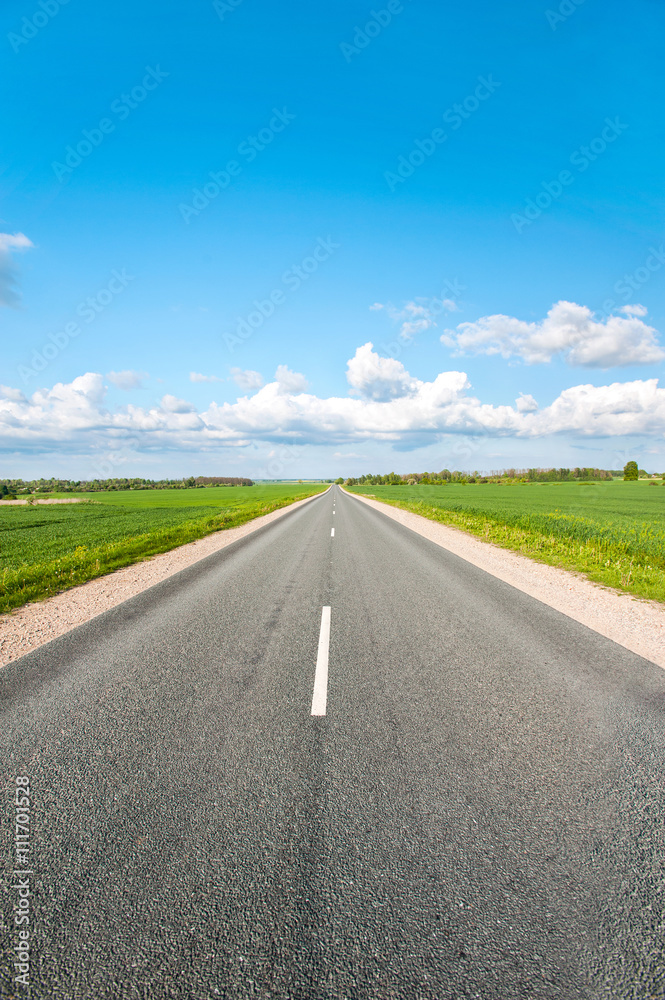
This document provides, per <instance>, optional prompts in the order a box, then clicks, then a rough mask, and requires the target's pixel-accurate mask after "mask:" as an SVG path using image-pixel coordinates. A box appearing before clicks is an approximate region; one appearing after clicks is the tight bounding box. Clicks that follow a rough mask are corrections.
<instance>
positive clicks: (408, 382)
mask: <svg viewBox="0 0 665 1000" xmlns="http://www.w3.org/2000/svg"><path fill="white" fill-rule="evenodd" d="M372 346H373V345H372V344H371V343H367V344H363V346H362V347H359V348H358V349H357V350H356V353H355V355H354V356H353V357H352V358H351V359H350V361H348V362H347V369H346V380H347V382H348V383H349V385H350V386H351V392H352V394H353V395H356V396H362V398H363V399H376V400H380V401H385V400H388V399H401V398H402V397H404V396H409V395H413V393H414V392H416V391H417V389H418V386H419V385H420V384H421V383H419V382H418V381H417V380H416V379H414V378H412V377H411V376H410V375H409V373H408V371H407V370H406V368H405V367H404V365H403V364H402V362H401V361H397V360H395V358H382V357H381V356H380V355H378V354H376V353H375V351H373V350H372Z"/></svg>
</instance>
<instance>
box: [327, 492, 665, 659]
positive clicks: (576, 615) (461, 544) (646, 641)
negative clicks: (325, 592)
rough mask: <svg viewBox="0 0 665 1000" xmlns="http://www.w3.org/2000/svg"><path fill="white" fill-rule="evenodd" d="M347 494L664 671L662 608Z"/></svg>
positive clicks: (471, 537) (664, 629) (460, 532)
mask: <svg viewBox="0 0 665 1000" xmlns="http://www.w3.org/2000/svg"><path fill="white" fill-rule="evenodd" d="M344 493H345V494H346V495H347V496H349V497H352V498H353V499H355V500H358V501H360V502H361V503H364V504H367V505H368V506H369V507H373V508H374V510H378V511H380V512H381V513H382V514H385V515H386V517H390V518H392V519H393V521H397V522H398V523H399V524H402V525H404V527H406V528H409V529H410V530H411V531H415V532H416V533H417V534H419V535H422V537H423V538H427V539H429V540H430V541H431V542H434V543H435V544H436V545H440V546H441V547H442V548H444V549H447V550H448V551H449V552H452V553H453V554H454V555H456V556H459V557H460V558H461V559H464V560H466V562H469V563H471V564H472V565H473V566H477V567H478V569H482V570H484V571H485V572H486V573H489V574H490V575H491V576H494V577H496V578H497V579H498V580H502V581H503V582H504V583H507V584H510V586H511V587H515V589H516V590H521V591H522V592H523V593H525V594H528V595H529V596H530V597H534V598H535V599H536V600H537V601H541V603H543V604H547V605H548V606H549V607H551V608H554V609H555V610H556V611H560V612H561V614H564V615H567V616H568V618H573V619H574V620H575V621H577V622H580V623H581V624H582V625H586V626H587V628H590V629H593V631H594V632H598V633H599V634H600V635H603V636H605V637H606V638H607V639H611V640H612V641H613V642H616V643H618V644H619V645H620V646H623V647H624V648H625V649H629V650H630V651H631V652H633V653H637V654H638V656H642V657H644V659H646V660H650V661H651V662H652V663H655V664H656V665H657V666H659V667H663V668H665V608H663V607H661V605H659V604H656V603H655V602H653V601H644V600H640V599H638V598H634V597H631V596H630V595H629V594H622V593H619V592H617V591H614V590H610V589H609V588H607V587H601V586H599V585H597V584H595V583H592V582H591V581H590V580H587V579H585V578H584V577H582V576H580V575H578V574H577V573H571V572H570V571H568V570H564V569H558V568H557V567H555V566H548V565H547V564H545V563H539V562H536V561H535V560H532V559H528V558H527V557H526V556H522V555H519V554H518V553H516V552H510V551H509V550H508V549H502V548H501V547H500V546H498V545H493V544H492V543H491V542H483V541H481V540H480V539H479V538H476V537H475V536H474V535H470V534H467V533H466V532H464V531H461V530H460V529H459V528H451V527H449V526H448V525H445V524H440V523H439V522H437V521H430V520H428V518H426V517H422V516H421V515H420V514H413V513H411V512H410V511H406V510H400V509H399V508H397V507H392V506H391V505H389V504H384V503H381V502H380V501H379V500H371V499H370V498H369V497H363V496H359V495H358V494H356V493H348V492H347V491H346V490H344Z"/></svg>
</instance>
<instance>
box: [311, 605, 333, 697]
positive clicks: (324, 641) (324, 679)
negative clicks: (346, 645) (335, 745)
mask: <svg viewBox="0 0 665 1000" xmlns="http://www.w3.org/2000/svg"><path fill="white" fill-rule="evenodd" d="M329 646H330V608H323V610H322V612H321V633H320V635H319V652H318V654H317V657H316V673H315V675H314V695H313V697H312V715H325V714H326V705H327V702H328V648H329Z"/></svg>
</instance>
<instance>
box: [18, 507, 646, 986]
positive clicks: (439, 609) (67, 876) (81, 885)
mask: <svg viewBox="0 0 665 1000" xmlns="http://www.w3.org/2000/svg"><path fill="white" fill-rule="evenodd" d="M333 529H334V531H333ZM324 609H329V610H324ZM328 633H329V635H328ZM317 691H318V695H317ZM317 697H318V701H317ZM0 698H1V706H2V725H1V735H0V761H2V772H3V779H4V786H5V794H4V796H3V813H2V816H3V823H4V826H3V836H4V841H3V842H4V843H5V845H6V851H5V857H6V859H7V865H8V870H9V878H8V880H7V881H6V884H5V887H4V890H5V891H4V903H5V905H4V907H3V913H4V918H3V924H2V947H3V955H4V963H3V968H2V976H3V978H2V979H1V980H0V994H1V995H2V996H3V997H5V996H17V997H18V996H21V997H23V996H27V995H28V994H27V991H26V990H25V989H24V987H23V986H22V985H21V984H20V983H18V984H17V983H14V982H13V976H14V969H13V967H12V964H11V963H12V961H13V958H12V949H13V948H15V947H16V946H17V941H18V938H17V934H18V930H19V928H17V927H15V926H14V923H13V913H16V912H22V911H21V910H20V907H21V906H25V905H26V904H24V903H21V902H20V901H18V900H19V899H20V892H19V889H18V888H16V885H17V884H18V885H20V882H21V879H20V878H19V876H12V874H11V871H12V870H14V868H15V866H16V859H15V858H14V855H13V853H12V852H13V851H14V843H13V838H14V819H15V815H14V813H15V808H16V802H15V792H16V788H17V785H16V778H17V777H19V778H24V777H25V778H28V779H29V783H30V813H29V823H30V853H29V855H27V854H26V855H23V856H22V860H23V861H24V862H27V860H28V858H29V869H25V870H29V871H30V873H31V874H30V875H28V876H25V878H24V881H25V882H26V883H29V886H30V896H29V900H28V902H29V906H30V912H29V923H28V927H29V948H30V974H29V975H30V982H31V994H30V995H31V996H32V997H33V998H41V997H45V998H49V1000H51V998H70V997H71V998H94V1000H102V998H109V1000H110V998H113V1000H121V998H130V997H131V998H144V997H145V998H152V997H155V998H162V997H183V998H191V1000H198V998H205V1000H209V998H215V997H229V998H231V997H233V998H236V997H237V998H243V1000H244V998H248V997H250V998H251V997H295V998H322V1000H323V998H338V997H339V998H354V1000H355V998H376V1000H389V998H409V1000H411V998H432V1000H434V998H435V1000H444V998H455V1000H458V998H466V997H470V998H482V1000H494V998H496V1000H512V998H517V997H519V998H530V1000H531V998H552V1000H569V998H589V1000H596V998H598V1000H600V998H603V1000H610V998H611V1000H614V998H621V1000H623V998H639V1000H642V998H652V997H659V998H661V997H663V996H664V995H665V960H664V958H663V908H662V903H663V896H664V895H665V891H664V890H663V885H664V882H665V879H664V873H665V863H664V860H663V859H664V858H665V850H664V847H665V837H664V834H663V816H664V815H665V801H664V800H665V783H664V782H663V774H664V773H665V736H664V727H663V721H664V717H665V673H663V671H662V670H660V669H659V668H657V667H655V666H653V665H652V664H650V663H648V662H646V661H645V660H642V659H640V658H639V657H637V656H635V655H634V654H632V653H630V652H628V651H627V650H625V649H623V648H622V647H620V646H617V645H615V644H613V643H612V642H610V641H609V640H607V639H605V638H603V637H601V636H599V635H597V634H596V633H594V632H591V631H590V630H588V629H586V628H585V627H584V626H582V625H580V624H578V623H577V622H574V621H572V620H571V619H568V618H566V617H564V616H562V615H560V614H559V613H558V612H556V611H554V610H552V609H551V608H548V607H546V606H545V605H543V604H540V603H538V602H537V601H535V600H533V599H532V598H530V597H528V596H527V595H525V594H523V593H521V592H519V591H516V590H514V589H513V588H511V587H510V586H508V585H507V584H504V583H502V582H500V581H498V580H496V579H495V578H494V577H491V576H489V575H487V574H485V573H483V572H482V571H481V570H479V569H476V568H475V567H473V566H471V565H470V564H468V563H466V562H464V561H463V560H461V559H459V558H457V557H456V556H453V555H452V554H450V553H448V552H446V551H445V550H444V549H442V548H440V547H438V546H436V545H434V544H432V543H431V542H429V541H427V540H426V539H424V538H422V537H420V536H418V535H416V534H414V533H412V532H410V531H409V530H408V529H406V528H404V527H402V526H400V525H399V524H396V523H395V522H394V521H392V520H389V519H388V518H387V517H385V516H384V515H383V514H381V513H379V512H377V511H375V510H372V509H371V508H368V507H367V506H366V505H364V504H362V503H361V502H359V501H358V500H356V499H355V498H353V497H350V496H348V495H346V494H344V493H343V492H342V491H341V490H340V489H339V488H337V487H333V488H332V489H331V490H330V491H328V492H327V493H326V494H324V495H322V496H321V497H319V498H317V499H315V500H313V501H311V503H308V504H306V505H305V506H304V507H302V508H300V509H298V510H296V511H294V512H292V513H290V514H287V515H286V516H285V517H283V518H282V519H280V520H278V521H276V522H274V523H273V524H271V525H269V526H267V527H266V528H265V529H261V530H259V531H257V532H256V533H254V534H252V535H251V536H249V537H248V538H246V539H243V540H241V541H239V542H238V543H234V544H233V545H232V546H230V547H229V548H227V549H224V550H223V551H221V552H219V553H216V554H215V555H213V556H210V557H209V558H207V559H205V560H203V561H202V562H200V563H198V564H196V565H195V566H193V567H190V568H189V569H186V570H185V571H183V572H182V573H180V574H178V575H177V576H175V577H172V578H170V579H169V580H166V581H164V582H163V583H161V584H159V585H157V586H156V587H153V588H152V589H151V590H148V591H146V592H144V593H143V594H141V595H139V596H137V597H135V598H132V599H131V600H129V601H127V602H126V603H125V604H122V605H120V606H119V607H117V608H114V609H112V610H111V611H109V612H106V613H104V614H103V615H101V616H99V617H98V618H96V619H94V620H93V621H91V622H89V623H87V624H85V625H83V626H81V627H80V628H78V629H76V630H74V631H72V632H70V633H68V634H67V635H66V636H64V637H62V638H60V639H57V640H55V641H53V642H52V643H50V644H48V645H47V646H44V647H42V648H41V649H40V650H37V651H35V652H34V653H31V654H29V655H28V656H26V657H24V658H22V659H21V660H18V661H16V662H15V663H13V664H11V665H9V666H8V667H6V668H4V669H3V670H2V671H0ZM313 712H314V714H312V713H313ZM23 819H26V816H23ZM19 870H22V869H19ZM12 878H13V879H14V882H12ZM12 886H14V887H12ZM24 895H25V894H24ZM14 907H18V909H13V908H14ZM24 954H25V953H24Z"/></svg>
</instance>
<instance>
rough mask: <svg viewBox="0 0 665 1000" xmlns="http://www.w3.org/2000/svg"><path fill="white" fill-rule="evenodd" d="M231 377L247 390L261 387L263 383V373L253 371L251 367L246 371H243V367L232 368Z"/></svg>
mask: <svg viewBox="0 0 665 1000" xmlns="http://www.w3.org/2000/svg"><path fill="white" fill-rule="evenodd" d="M231 377H232V378H233V381H234V382H235V384H236V385H238V386H240V388H241V389H245V390H246V391H247V392H251V391H252V390H253V389H260V388H261V386H262V385H263V375H261V373H260V372H255V371H252V370H251V368H248V369H247V370H246V371H243V370H242V368H231Z"/></svg>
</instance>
